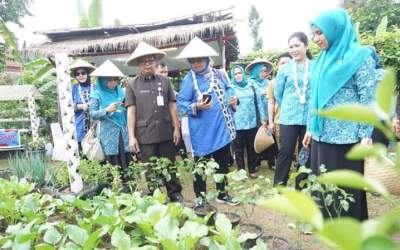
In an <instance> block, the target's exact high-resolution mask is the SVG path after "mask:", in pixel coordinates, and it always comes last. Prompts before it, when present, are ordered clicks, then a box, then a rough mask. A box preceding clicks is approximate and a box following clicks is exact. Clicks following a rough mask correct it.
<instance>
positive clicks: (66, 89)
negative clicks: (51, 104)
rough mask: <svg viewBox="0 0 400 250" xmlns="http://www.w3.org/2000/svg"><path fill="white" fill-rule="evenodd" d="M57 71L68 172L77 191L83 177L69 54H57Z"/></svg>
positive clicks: (72, 187) (73, 189) (72, 189)
mask: <svg viewBox="0 0 400 250" xmlns="http://www.w3.org/2000/svg"><path fill="white" fill-rule="evenodd" d="M55 62H56V71H57V88H58V100H59V103H60V112H61V120H62V125H63V126H62V127H63V134H64V140H65V146H66V151H67V156H68V173H69V177H70V183H71V191H72V192H74V193H77V192H79V191H81V190H82V188H83V182H82V177H81V176H80V175H79V174H78V172H77V170H78V167H79V163H80V158H79V150H78V142H77V140H76V129H75V117H74V107H73V106H74V105H73V101H72V92H71V78H70V76H69V74H68V67H69V64H70V59H69V58H68V56H67V54H65V53H60V54H56V55H55Z"/></svg>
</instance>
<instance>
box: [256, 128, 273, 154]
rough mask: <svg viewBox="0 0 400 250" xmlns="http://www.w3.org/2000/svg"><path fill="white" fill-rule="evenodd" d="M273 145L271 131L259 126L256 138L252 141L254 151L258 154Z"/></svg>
mask: <svg viewBox="0 0 400 250" xmlns="http://www.w3.org/2000/svg"><path fill="white" fill-rule="evenodd" d="M274 143H275V140H274V137H273V136H272V133H271V131H269V130H268V129H267V128H266V127H264V126H261V127H260V128H259V129H258V131H257V134H256V138H255V139H254V151H256V153H258V154H259V153H261V152H263V151H264V150H266V149H267V148H269V147H270V146H271V145H272V144H274Z"/></svg>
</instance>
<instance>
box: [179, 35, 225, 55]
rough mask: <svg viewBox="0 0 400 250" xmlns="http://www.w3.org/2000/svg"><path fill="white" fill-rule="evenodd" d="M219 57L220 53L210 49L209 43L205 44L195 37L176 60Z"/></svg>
mask: <svg viewBox="0 0 400 250" xmlns="http://www.w3.org/2000/svg"><path fill="white" fill-rule="evenodd" d="M211 56H218V53H217V52H216V51H215V50H214V49H213V48H212V47H210V46H209V45H208V44H207V43H205V42H203V41H202V40H201V39H200V38H198V37H197V36H195V37H194V38H193V39H192V40H191V41H190V42H189V44H188V45H186V47H185V48H184V49H183V50H182V51H181V53H179V55H178V56H177V57H176V59H184V58H199V57H211Z"/></svg>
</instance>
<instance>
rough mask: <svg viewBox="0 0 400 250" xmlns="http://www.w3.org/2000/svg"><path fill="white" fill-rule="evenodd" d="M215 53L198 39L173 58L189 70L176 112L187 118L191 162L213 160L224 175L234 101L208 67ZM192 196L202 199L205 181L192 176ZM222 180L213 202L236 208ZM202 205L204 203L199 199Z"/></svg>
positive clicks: (233, 133)
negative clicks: (178, 59)
mask: <svg viewBox="0 0 400 250" xmlns="http://www.w3.org/2000/svg"><path fill="white" fill-rule="evenodd" d="M217 55H218V54H217V52H215V50H214V49H213V48H211V47H210V46H208V45H207V44H206V43H204V42H203V41H201V40H200V39H199V38H198V37H195V38H193V39H192V40H191V41H190V43H189V44H188V45H187V46H186V47H185V48H184V49H183V50H182V52H181V53H180V54H179V56H178V57H177V58H185V59H187V60H188V61H189V63H190V66H191V69H190V71H189V72H188V74H187V75H186V76H185V77H184V79H183V80H182V82H181V85H180V86H181V88H180V91H179V94H178V109H179V112H180V113H181V114H186V115H188V120H189V131H190V139H191V142H192V148H193V155H194V157H195V160H196V161H197V160H199V159H201V158H206V159H210V158H214V160H215V161H216V162H217V163H218V165H219V168H218V169H217V173H221V174H226V173H228V165H229V160H230V144H231V142H232V140H234V139H235V137H236V130H235V125H234V120H233V112H232V106H235V105H236V101H237V99H234V98H231V97H233V90H232V88H231V86H230V84H229V83H228V82H227V79H226V77H225V76H224V75H223V73H222V72H221V71H219V70H215V69H212V68H210V65H209V64H210V57H211V56H217ZM193 185H194V192H195V194H196V197H198V198H202V199H204V197H203V194H204V193H205V191H206V182H205V181H204V180H203V178H202V176H200V175H198V174H196V176H195V180H194V183H193ZM225 185H226V179H225V180H224V181H223V182H221V183H217V190H218V191H219V194H218V197H217V202H220V203H228V204H230V205H236V204H237V203H236V202H234V201H232V200H231V198H230V197H229V195H228V193H227V191H225ZM202 202H204V200H202Z"/></svg>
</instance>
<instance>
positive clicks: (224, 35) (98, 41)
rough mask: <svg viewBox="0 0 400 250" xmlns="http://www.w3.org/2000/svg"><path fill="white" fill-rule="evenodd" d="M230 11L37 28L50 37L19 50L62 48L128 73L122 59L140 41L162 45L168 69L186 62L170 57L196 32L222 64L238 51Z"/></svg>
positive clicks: (46, 51) (45, 53)
mask: <svg viewBox="0 0 400 250" xmlns="http://www.w3.org/2000/svg"><path fill="white" fill-rule="evenodd" d="M231 11H232V9H231V8H230V9H226V10H218V11H212V12H202V13H196V14H193V15H191V16H186V17H180V18H175V19H171V20H166V21H162V22H156V23H150V24H139V25H123V26H113V27H99V28H86V29H83V28H78V29H63V30H52V31H43V32H37V33H38V34H43V35H46V36H47V37H48V39H49V40H50V41H49V42H45V43H42V44H37V45H33V46H31V47H28V48H26V49H24V51H23V52H24V53H25V54H27V55H37V54H40V55H43V56H47V57H52V56H53V55H54V54H55V53H59V52H65V53H68V54H69V55H70V56H73V57H89V58H88V60H91V61H92V62H94V63H96V64H101V63H102V62H103V61H104V60H105V59H111V60H112V61H113V62H115V63H116V64H117V65H118V66H119V67H120V68H121V70H122V71H124V73H126V74H130V75H132V74H135V73H136V72H135V71H136V70H135V69H132V68H128V67H126V66H124V61H125V59H126V58H127V57H128V56H129V54H130V53H132V51H133V50H134V49H135V48H136V46H137V45H138V44H139V42H140V41H146V42H148V43H149V44H152V45H153V46H155V47H158V48H160V49H163V50H164V51H165V52H167V58H166V59H165V60H164V61H165V62H166V63H167V64H168V66H169V68H170V70H180V69H185V68H187V67H188V66H189V65H188V64H187V63H186V62H185V61H178V60H176V59H174V58H175V57H176V55H177V54H178V53H179V52H180V50H181V49H182V48H183V47H184V46H185V45H186V44H187V43H188V42H189V41H190V40H191V39H192V38H193V37H194V36H195V35H197V36H198V37H200V38H201V39H203V40H204V41H206V42H207V43H208V44H209V45H211V46H212V47H214V48H215V49H216V51H218V52H220V57H219V58H216V60H215V63H216V65H219V66H224V63H223V59H224V58H225V61H226V63H229V62H231V61H234V60H236V59H237V56H238V54H239V51H238V49H237V43H238V42H237V37H236V32H235V30H234V27H235V24H236V20H234V19H233V15H232V12H231Z"/></svg>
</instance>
